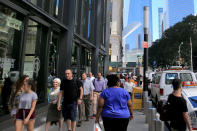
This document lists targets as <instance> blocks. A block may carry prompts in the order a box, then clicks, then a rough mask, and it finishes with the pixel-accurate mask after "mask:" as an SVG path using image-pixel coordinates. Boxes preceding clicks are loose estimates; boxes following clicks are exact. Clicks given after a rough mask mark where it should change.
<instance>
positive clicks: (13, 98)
mask: <svg viewBox="0 0 197 131" xmlns="http://www.w3.org/2000/svg"><path fill="white" fill-rule="evenodd" d="M28 79H29V76H27V75H23V76H21V77H20V78H19V79H18V80H17V81H16V83H15V84H14V86H13V87H12V91H11V95H10V98H9V102H8V109H9V111H10V115H11V117H12V119H13V123H14V125H15V123H16V111H17V109H18V106H19V97H20V95H21V93H23V92H24V83H25V82H26V81H27V80H28Z"/></svg>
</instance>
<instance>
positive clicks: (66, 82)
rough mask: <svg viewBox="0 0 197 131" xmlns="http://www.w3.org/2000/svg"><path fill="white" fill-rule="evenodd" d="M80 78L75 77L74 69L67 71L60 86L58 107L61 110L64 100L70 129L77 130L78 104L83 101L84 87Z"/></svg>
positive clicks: (64, 112)
mask: <svg viewBox="0 0 197 131" xmlns="http://www.w3.org/2000/svg"><path fill="white" fill-rule="evenodd" d="M82 87H83V86H82V83H81V81H80V80H78V79H76V78H73V74H72V71H71V70H70V69H67V70H66V71H65V78H64V79H63V80H62V83H61V86H60V94H59V98H58V104H57V109H58V110H59V111H60V110H61V106H60V102H61V100H62V97H63V102H62V115H63V117H64V121H66V123H67V128H68V131H71V130H72V131H76V119H77V105H80V104H81V103H82V97H83V88H82Z"/></svg>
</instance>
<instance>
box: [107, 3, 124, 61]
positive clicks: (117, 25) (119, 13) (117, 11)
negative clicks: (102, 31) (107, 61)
mask: <svg viewBox="0 0 197 131" xmlns="http://www.w3.org/2000/svg"><path fill="white" fill-rule="evenodd" d="M122 29H123V1H122V0H111V35H110V45H111V49H112V53H111V62H121V61H122V56H123V52H122V49H123V48H122Z"/></svg>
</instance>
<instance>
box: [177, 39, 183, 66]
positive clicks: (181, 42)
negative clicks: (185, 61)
mask: <svg viewBox="0 0 197 131" xmlns="http://www.w3.org/2000/svg"><path fill="white" fill-rule="evenodd" d="M181 45H183V42H181V44H180V45H179V51H178V53H179V66H181V62H180V58H181Z"/></svg>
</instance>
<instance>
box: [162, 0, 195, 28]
mask: <svg viewBox="0 0 197 131" xmlns="http://www.w3.org/2000/svg"><path fill="white" fill-rule="evenodd" d="M194 1H195V0H165V2H166V3H165V6H166V7H165V10H164V11H165V12H166V15H165V20H166V29H168V28H169V27H171V26H173V25H174V24H176V23H178V22H180V21H182V20H183V18H184V17H186V16H188V15H191V14H192V15H194V13H195V2H194Z"/></svg>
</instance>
